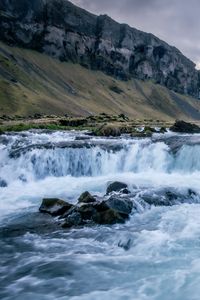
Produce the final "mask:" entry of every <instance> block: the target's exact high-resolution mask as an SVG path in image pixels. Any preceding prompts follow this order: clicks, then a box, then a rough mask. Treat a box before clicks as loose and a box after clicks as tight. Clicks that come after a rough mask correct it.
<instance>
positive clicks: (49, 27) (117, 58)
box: [0, 0, 200, 97]
mask: <svg viewBox="0 0 200 300" xmlns="http://www.w3.org/2000/svg"><path fill="white" fill-rule="evenodd" d="M0 39H1V40H2V41H4V42H6V43H7V44H9V45H15V46H20V47H24V48H29V49H35V50H37V51H40V52H43V53H46V54H48V55H50V56H52V57H55V58H59V59H60V60H61V61H71V62H75V63H79V64H81V65H83V66H85V67H87V68H89V69H92V70H101V71H103V72H105V73H106V74H108V75H111V76H113V77H115V78H119V79H123V80H129V79H131V78H137V79H143V80H146V79H152V80H153V81H154V82H155V83H159V84H162V85H164V86H166V87H168V88H169V89H171V90H173V91H176V92H179V93H182V94H188V95H192V96H194V97H199V87H200V84H199V72H198V71H197V70H196V69H195V64H194V63H193V62H191V61H190V60H189V59H187V58H186V57H185V56H184V55H183V54H182V53H181V52H180V51H179V50H178V49H176V48H175V47H171V46H169V45H168V44H167V43H165V42H163V41H161V40H160V39H158V38H157V37H155V36H154V35H152V34H148V33H145V32H141V31H139V30H137V29H134V28H131V27H129V26H128V25H125V24H119V23H117V22H115V21H114V20H112V19H111V18H109V17H108V16H106V15H103V16H95V15H93V14H91V13H89V12H87V11H85V10H83V9H81V8H79V7H77V6H75V5H73V4H72V3H70V2H69V1H67V0H32V1H30V0H19V1H16V0H1V1H0Z"/></svg>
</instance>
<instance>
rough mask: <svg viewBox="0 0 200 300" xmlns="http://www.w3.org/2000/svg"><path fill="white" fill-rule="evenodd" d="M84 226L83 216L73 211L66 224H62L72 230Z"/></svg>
mask: <svg viewBox="0 0 200 300" xmlns="http://www.w3.org/2000/svg"><path fill="white" fill-rule="evenodd" d="M82 224H83V220H82V216H81V214H80V213H79V212H78V211H73V212H72V213H71V214H69V215H68V216H67V217H66V219H65V221H64V223H63V224H62V227H63V228H71V227H74V226H80V225H82Z"/></svg>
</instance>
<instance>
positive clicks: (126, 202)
mask: <svg viewBox="0 0 200 300" xmlns="http://www.w3.org/2000/svg"><path fill="white" fill-rule="evenodd" d="M113 192H119V194H114V193H113ZM128 193H129V191H128V188H127V185H126V184H124V183H121V182H114V183H111V184H110V185H109V186H108V188H107V196H106V197H104V198H98V197H97V196H92V195H91V194H90V193H89V192H84V193H83V194H81V196H80V197H79V199H78V202H77V204H75V205H73V204H70V203H67V202H66V201H63V200H60V199H54V198H52V199H43V201H42V204H41V206H40V209H39V210H40V212H42V213H48V214H50V215H51V216H54V217H59V218H60V220H61V223H62V227H63V228H70V227H74V226H80V225H85V224H90V223H91V224H102V225H103V224H109V225H111V224H116V223H124V222H125V221H126V220H127V219H128V218H129V215H130V214H131V212H132V209H133V202H132V201H131V200H130V199H129V198H128V197H127V194H128Z"/></svg>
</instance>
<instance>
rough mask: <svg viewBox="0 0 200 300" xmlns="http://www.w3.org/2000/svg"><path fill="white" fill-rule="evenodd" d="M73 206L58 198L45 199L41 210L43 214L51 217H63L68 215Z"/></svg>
mask: <svg viewBox="0 0 200 300" xmlns="http://www.w3.org/2000/svg"><path fill="white" fill-rule="evenodd" d="M72 206H73V205H72V204H70V203H68V202H65V201H63V200H60V199H56V198H45V199H43V201H42V204H41V206H40V208H39V211H40V212H42V213H47V214H49V215H51V216H55V217H57V216H62V215H63V214H64V213H66V212H67V211H68V210H69V209H70V208H71V207H72Z"/></svg>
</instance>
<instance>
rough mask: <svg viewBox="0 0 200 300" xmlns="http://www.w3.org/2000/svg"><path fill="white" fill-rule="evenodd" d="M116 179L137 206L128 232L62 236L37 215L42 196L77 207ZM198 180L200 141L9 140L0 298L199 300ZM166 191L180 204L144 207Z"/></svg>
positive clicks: (2, 177)
mask: <svg viewBox="0 0 200 300" xmlns="http://www.w3.org/2000/svg"><path fill="white" fill-rule="evenodd" d="M113 180H119V181H122V182H126V183H127V184H128V185H129V189H130V190H131V191H132V201H133V202H134V203H135V207H136V209H135V210H134V212H133V214H132V216H131V218H130V220H129V221H128V222H126V224H124V225H121V224H120V225H114V226H93V227H83V228H78V229H71V230H63V229H62V230H61V229H60V227H59V226H58V225H57V223H56V222H55V221H54V220H53V219H52V218H51V217H49V216H46V215H41V214H39V213H38V207H39V205H40V203H41V200H42V198H43V197H59V198H62V199H64V200H67V201H69V202H72V203H74V202H76V199H77V197H78V196H79V195H80V194H81V193H82V192H83V191H85V190H88V191H90V192H91V193H94V194H98V195H103V194H104V193H105V190H106V186H107V184H108V182H110V181H113ZM199 182H200V135H193V136H189V135H185V136H183V135H182V136H176V135H172V134H170V133H168V134H165V135H164V136H159V135H157V136H154V137H153V139H131V138H129V137H123V138H118V139H102V138H92V137H89V136H87V135H86V134H83V133H74V132H71V133H69V132H54V133H52V132H37V131H35V132H34V131H33V132H27V133H20V134H9V135H3V136H1V137H0V185H1V187H0V195H1V197H0V225H1V229H0V258H1V259H0V261H1V262H0V299H5V300H6V299H9V300H10V299H13V300H14V299H15V300H18V299H19V300H27V299H29V300H35V299H37V300H45V299H47V300H51V299H52V300H54V299H63V300H66V299H73V300H76V299H81V300H82V299H83V300H90V299H91V300H99V299H105V300H106V299H108V300H110V299H117V300H118V299H120V300H129V299H131V300H146V299H148V300H149V299H150V300H172V299H173V300H179V299H180V300H199V299H200V296H199V295H200V255H199V254H200V217H199V216H200V184H199ZM5 183H6V184H7V186H5V185H6V184H5ZM166 190H170V191H173V194H176V195H177V201H176V205H175V206H170V207H164V206H160V207H154V206H151V207H150V205H149V204H145V202H144V195H148V197H149V196H150V197H152V198H153V197H158V198H162V197H163V195H164V192H165V191H166ZM191 191H192V193H191Z"/></svg>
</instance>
